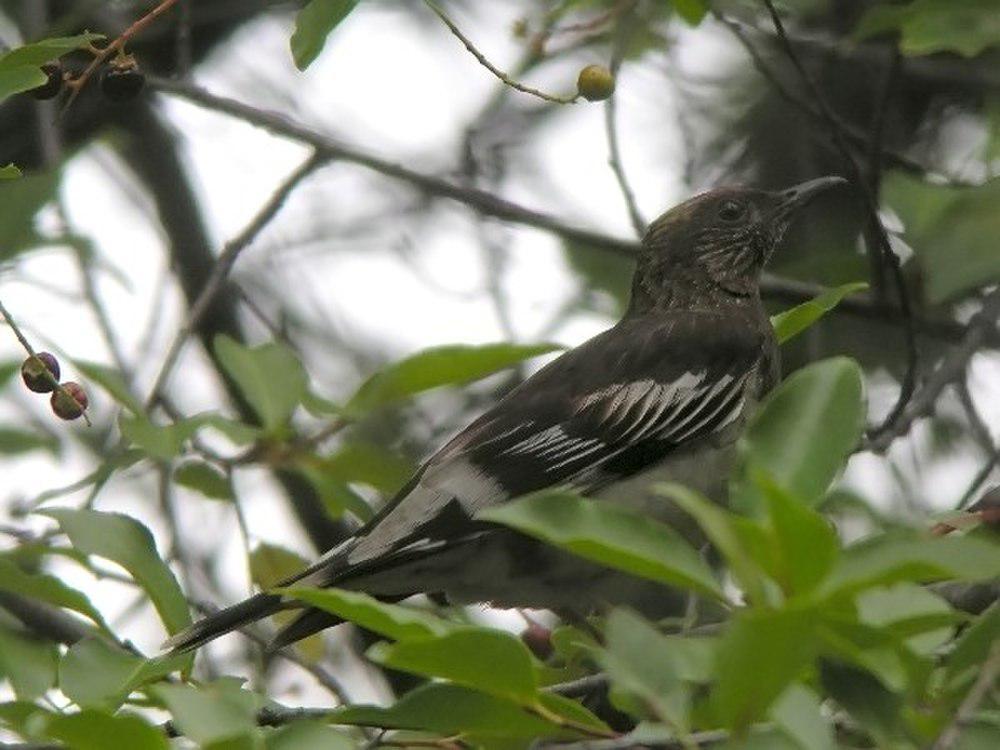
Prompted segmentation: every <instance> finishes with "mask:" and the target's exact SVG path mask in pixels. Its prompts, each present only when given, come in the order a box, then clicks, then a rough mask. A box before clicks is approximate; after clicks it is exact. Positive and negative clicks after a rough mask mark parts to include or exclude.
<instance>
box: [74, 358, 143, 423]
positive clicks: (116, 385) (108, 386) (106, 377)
mask: <svg viewBox="0 0 1000 750" xmlns="http://www.w3.org/2000/svg"><path fill="white" fill-rule="evenodd" d="M73 366H74V367H76V369H77V370H79V371H80V372H81V373H82V374H83V376H84V377H85V378H87V380H90V381H93V382H94V383H97V384H98V385H99V386H101V388H103V389H104V391H105V392H107V394H108V395H109V396H111V398H113V399H114V400H115V401H117V402H118V403H119V404H121V405H122V406H124V407H125V408H126V409H128V410H129V411H130V412H132V413H133V414H135V415H137V416H138V415H141V414H143V413H144V410H143V408H142V404H140V403H139V401H138V400H137V399H136V397H135V396H133V395H132V392H131V391H130V390H129V388H128V386H127V385H126V384H125V379H124V378H123V377H122V375H121V373H120V372H118V370H116V369H114V368H113V367H108V366H107V365H102V364H100V363H98V362H88V361H85V360H80V359H77V360H74V361H73Z"/></svg>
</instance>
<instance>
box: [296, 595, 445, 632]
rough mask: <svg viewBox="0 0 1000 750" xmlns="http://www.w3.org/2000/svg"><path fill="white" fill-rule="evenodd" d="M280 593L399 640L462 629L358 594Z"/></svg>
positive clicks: (438, 618) (432, 616) (429, 615)
mask: <svg viewBox="0 0 1000 750" xmlns="http://www.w3.org/2000/svg"><path fill="white" fill-rule="evenodd" d="M280 593H283V594H286V595H288V596H291V597H293V598H295V599H298V600H299V601H302V602H305V603H306V604H309V605H311V606H313V607H317V608H318V609H322V610H323V611H325V612H330V613H331V614H334V615H337V617H342V618H344V619H345V620H349V621H350V622H353V623H355V624H356V625H360V626H361V627H363V628H365V629H366V630H370V631H372V632H373V633H378V634H379V635H383V636H385V637H386V638H391V639H393V640H398V641H405V640H412V639H415V638H431V637H434V636H439V635H445V634H446V633H449V632H451V631H452V630H454V629H455V628H456V627H458V626H456V625H454V624H453V623H450V622H448V621H447V620H442V619H441V618H440V617H437V616H436V615H433V614H431V613H430V612H424V611H422V610H419V609H415V608H413V607H404V606H402V605H399V604H386V603H385V602H380V601H379V600H378V599H375V598H374V597H371V596H368V594H362V593H361V592H358V591H344V590H342V589H311V588H288V589H281V590H280Z"/></svg>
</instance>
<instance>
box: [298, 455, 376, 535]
mask: <svg viewBox="0 0 1000 750" xmlns="http://www.w3.org/2000/svg"><path fill="white" fill-rule="evenodd" d="M297 470H298V473H299V474H301V475H302V476H303V478H305V480H306V481H307V482H309V484H311V485H312V486H313V489H314V490H316V494H317V495H319V498H320V500H321V501H322V502H323V506H324V507H325V508H326V511H327V512H328V513H329V514H330V515H331V516H333V517H334V518H339V517H340V516H342V515H343V514H344V513H345V512H351V513H353V514H354V515H355V516H357V517H358V518H359V519H361V521H369V520H371V519H372V518H373V517H374V515H375V511H373V510H372V508H371V506H370V505H369V504H368V503H367V501H366V500H365V499H364V498H363V497H361V495H359V494H358V493H357V492H355V491H354V490H353V489H351V487H350V486H348V485H347V484H345V483H344V482H341V481H340V480H338V479H334V478H333V477H332V476H330V474H328V473H326V472H325V471H323V470H322V469H321V468H319V467H317V466H310V465H309V464H308V463H306V462H300V463H299V465H298V467H297Z"/></svg>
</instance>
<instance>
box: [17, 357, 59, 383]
mask: <svg viewBox="0 0 1000 750" xmlns="http://www.w3.org/2000/svg"><path fill="white" fill-rule="evenodd" d="M46 370H48V371H49V372H50V373H52V377H51V378H48V377H46V376H45V371H46ZM21 379H22V380H24V384H25V385H26V386H28V390H29V391H34V392H35V393H48V392H49V391H51V390H53V389H54V388H55V384H54V383H53V381H56V382H58V381H59V360H57V359H56V358H55V357H54V356H52V355H51V354H49V353H48V352H38V353H37V354H36V355H35V356H34V357H28V358H27V359H26V360H24V364H22V365H21Z"/></svg>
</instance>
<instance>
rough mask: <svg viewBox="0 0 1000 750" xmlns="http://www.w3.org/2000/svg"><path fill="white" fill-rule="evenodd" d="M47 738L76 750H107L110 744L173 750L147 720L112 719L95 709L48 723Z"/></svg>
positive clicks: (143, 749) (130, 716)
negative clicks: (169, 749)
mask: <svg viewBox="0 0 1000 750" xmlns="http://www.w3.org/2000/svg"><path fill="white" fill-rule="evenodd" d="M45 736H46V737H50V738H52V739H54V740H59V741H61V742H65V743H66V745H68V746H69V747H71V748H73V750H107V748H108V747H109V746H110V745H109V743H113V744H114V746H115V747H121V748H128V750H167V748H168V747H169V745H168V744H167V738H166V737H164V735H163V732H161V731H160V729H159V728H158V727H154V726H153V725H152V724H150V723H148V722H147V721H146V720H145V719H142V718H140V717H138V716H135V715H133V714H124V713H123V714H118V715H117V716H112V715H111V714H108V713H104V712H103V711H98V710H95V709H92V708H86V709H84V710H83V711H80V712H78V713H75V714H62V715H56V716H52V717H51V718H49V719H48V721H46V722H45ZM111 738H114V739H113V740H112V739H111Z"/></svg>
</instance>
